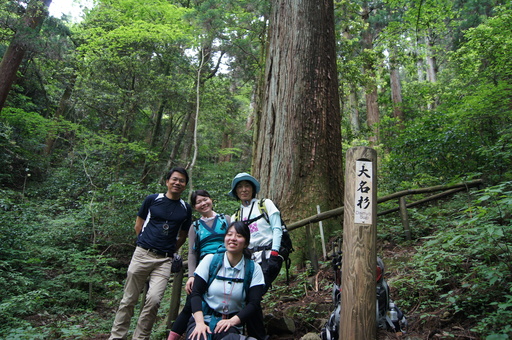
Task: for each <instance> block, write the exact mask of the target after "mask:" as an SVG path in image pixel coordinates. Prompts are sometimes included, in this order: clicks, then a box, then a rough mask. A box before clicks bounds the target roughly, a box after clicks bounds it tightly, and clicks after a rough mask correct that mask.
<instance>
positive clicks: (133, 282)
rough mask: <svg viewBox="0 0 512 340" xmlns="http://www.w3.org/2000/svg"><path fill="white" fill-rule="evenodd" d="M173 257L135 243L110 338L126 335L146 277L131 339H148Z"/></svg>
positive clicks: (120, 337) (124, 337)
mask: <svg viewBox="0 0 512 340" xmlns="http://www.w3.org/2000/svg"><path fill="white" fill-rule="evenodd" d="M171 265H172V258H170V257H164V256H160V255H156V254H154V253H153V252H151V251H148V250H145V249H143V248H140V247H137V248H136V249H135V252H134V253H133V257H132V260H131V262H130V265H129V267H128V275H127V277H126V283H125V285H124V295H123V299H122V300H121V303H120V304H119V309H118V310H117V313H116V318H115V320H114V325H113V326H112V331H111V334H110V338H109V340H113V339H126V335H127V334H128V330H129V328H130V322H131V319H132V316H133V311H134V307H135V304H136V303H137V300H138V299H139V295H140V293H141V292H142V290H143V289H144V285H145V283H146V281H147V279H148V277H149V289H148V292H147V294H146V301H145V303H144V308H143V309H142V310H141V312H140V315H139V320H138V321H137V327H136V328H135V332H134V333H133V339H134V340H135V339H137V340H139V339H140V340H142V339H144V340H146V339H147V340H149V337H150V335H151V329H152V328H153V324H154V323H155V319H156V315H157V312H158V308H159V307H160V301H161V300H162V297H163V295H164V292H165V288H166V287H167V282H168V281H169V277H170V276H171Z"/></svg>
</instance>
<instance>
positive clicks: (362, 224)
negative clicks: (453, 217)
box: [340, 147, 377, 340]
mask: <svg viewBox="0 0 512 340" xmlns="http://www.w3.org/2000/svg"><path fill="white" fill-rule="evenodd" d="M345 169H346V170H345V197H344V202H345V204H344V206H345V211H344V218H343V263H342V274H341V279H342V283H341V287H342V290H341V317H340V339H343V340H348V339H354V340H363V339H364V340H369V339H376V337H377V321H376V296H377V292H376V284H375V275H376V268H377V250H376V241H377V221H376V219H377V176H376V174H377V153H376V152H375V150H373V149H371V148H368V147H354V148H351V149H349V150H348V151H347V156H346V168H345Z"/></svg>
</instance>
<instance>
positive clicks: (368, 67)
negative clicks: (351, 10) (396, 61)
mask: <svg viewBox="0 0 512 340" xmlns="http://www.w3.org/2000/svg"><path fill="white" fill-rule="evenodd" d="M364 6H365V8H364V9H363V16H362V17H363V20H364V21H366V22H369V20H368V19H369V17H370V12H371V9H370V8H369V5H368V3H365V5H364ZM362 40H363V41H362V44H363V48H364V49H367V50H370V51H371V50H373V34H372V28H371V25H369V26H368V28H367V29H366V30H365V31H364V32H363V34H362ZM366 59H367V61H366V62H365V63H364V64H363V68H364V70H363V72H364V73H365V74H367V75H368V76H367V78H368V79H369V81H368V82H367V84H366V92H365V99H366V122H367V124H368V127H369V128H370V129H371V131H372V134H371V135H370V137H369V138H368V139H369V140H370V144H371V145H377V144H378V140H379V130H378V124H379V122H380V117H379V106H378V103H377V99H378V94H377V83H376V81H375V79H376V77H375V64H374V63H375V62H374V60H373V58H371V57H369V58H366Z"/></svg>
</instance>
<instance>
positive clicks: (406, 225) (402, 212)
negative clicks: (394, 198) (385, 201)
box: [398, 196, 411, 241]
mask: <svg viewBox="0 0 512 340" xmlns="http://www.w3.org/2000/svg"><path fill="white" fill-rule="evenodd" d="M398 205H399V206H400V218H401V219H402V225H403V227H404V232H405V238H406V239H407V241H410V240H411V229H410V228H409V216H408V215H407V203H406V202H405V197H404V196H402V197H400V198H399V199H398Z"/></svg>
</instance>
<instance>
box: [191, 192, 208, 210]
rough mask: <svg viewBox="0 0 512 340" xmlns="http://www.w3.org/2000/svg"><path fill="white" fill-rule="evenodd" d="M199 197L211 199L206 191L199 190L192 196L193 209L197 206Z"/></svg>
mask: <svg viewBox="0 0 512 340" xmlns="http://www.w3.org/2000/svg"><path fill="white" fill-rule="evenodd" d="M197 196H203V197H210V198H211V196H210V194H209V193H208V191H206V190H202V189H199V190H196V191H193V192H192V195H190V205H191V206H192V207H195V206H196V200H197Z"/></svg>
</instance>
